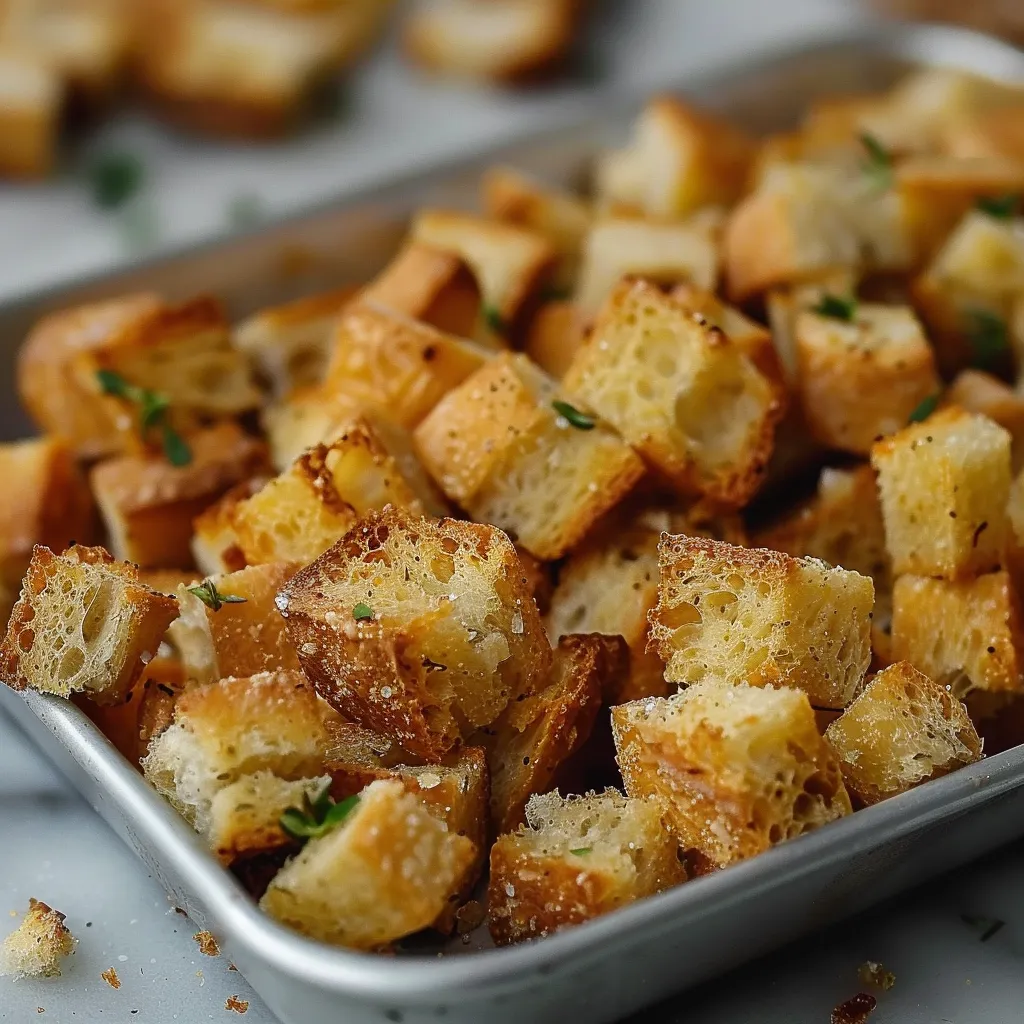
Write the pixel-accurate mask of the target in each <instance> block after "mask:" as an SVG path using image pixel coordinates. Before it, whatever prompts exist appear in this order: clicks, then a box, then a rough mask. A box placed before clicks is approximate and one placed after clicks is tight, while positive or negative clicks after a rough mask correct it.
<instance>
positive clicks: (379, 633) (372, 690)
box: [277, 509, 551, 760]
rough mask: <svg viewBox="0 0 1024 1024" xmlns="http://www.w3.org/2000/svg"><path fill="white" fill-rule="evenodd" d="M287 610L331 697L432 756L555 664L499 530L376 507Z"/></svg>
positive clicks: (294, 634) (295, 588)
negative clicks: (383, 510) (381, 510)
mask: <svg viewBox="0 0 1024 1024" xmlns="http://www.w3.org/2000/svg"><path fill="white" fill-rule="evenodd" d="M277 606H278V609H279V610H280V612H281V614H282V615H283V616H284V618H285V622H286V624H287V628H288V635H289V636H290V638H291V640H292V643H293V644H294V645H295V648H296V650H297V651H298V652H299V659H300V661H301V662H302V667H303V669H304V671H305V672H306V673H307V674H308V675H309V678H310V679H312V680H313V681H314V683H315V685H316V687H317V690H318V691H319V692H320V694H321V696H322V697H324V699H325V700H328V701H330V702H331V703H332V704H334V705H335V706H336V707H337V708H338V710H339V711H341V712H342V714H344V715H345V717H346V718H349V719H351V720H354V721H356V722H358V723H359V724H361V725H364V726H366V727H367V728H370V729H373V730H375V731H376V732H380V733H383V734H384V735H385V736H387V737H389V738H391V739H394V740H396V741H397V742H398V743H400V744H401V746H403V747H404V748H405V749H406V750H409V751H410V752H412V753H413V754H416V755H418V756H420V757H425V758H428V759H434V760H437V759H439V758H441V757H443V756H444V755H445V754H446V753H447V752H448V751H449V750H451V749H452V748H453V747H454V746H456V745H457V744H458V743H459V741H460V740H461V739H465V738H467V737H468V736H469V735H470V734H471V733H472V732H473V731H475V730H476V729H478V728H481V727H483V726H485V725H490V723H491V722H493V721H494V720H495V719H496V718H497V717H498V715H500V714H501V712H502V711H504V709H505V707H506V705H507V704H508V703H509V701H510V700H514V699H515V698H516V697H518V696H519V695H520V694H523V693H530V692H532V691H533V690H534V689H535V688H536V687H537V685H538V684H539V683H540V682H541V681H542V680H543V679H545V678H546V676H547V671H548V667H549V666H550V663H551V652H550V648H549V647H548V643H547V639H546V637H545V635H544V627H543V625H542V624H541V621H540V615H539V613H538V611H537V606H536V604H535V603H534V601H533V599H532V597H531V596H530V594H529V591H528V590H527V588H526V582H525V579H524V577H523V573H522V569H521V567H520V565H519V560H518V558H517V557H516V553H515V549H514V548H513V546H512V544H511V542H510V541H509V540H508V538H507V537H506V536H505V535H504V534H503V533H501V532H500V531H499V530H496V529H494V528H493V527H490V526H482V525H477V524H474V523H462V522H456V521H455V520H452V519H442V520H429V519H416V518H414V517H413V516H410V515H409V514H408V513H407V512H404V511H402V510H400V509H389V510H387V511H385V512H373V513H370V515H368V516H366V517H365V518H364V519H362V520H361V521H360V522H359V523H357V524H356V526H355V527H353V529H352V530H351V531H350V532H349V533H348V534H346V535H345V537H343V538H342V540H340V541H339V542H338V543H337V544H336V545H335V546H334V547H333V548H331V549H330V550H329V551H326V552H325V553H324V554H323V555H321V556H320V557H319V558H318V559H317V560H316V561H315V562H314V563H313V564H312V565H310V566H307V567H306V568H305V569H303V570H302V571H301V572H300V573H299V574H298V575H297V576H295V577H294V578H293V579H292V580H291V582H290V583H289V584H288V585H287V586H286V587H285V588H284V589H283V590H282V591H281V593H280V595H279V596H278V600H277Z"/></svg>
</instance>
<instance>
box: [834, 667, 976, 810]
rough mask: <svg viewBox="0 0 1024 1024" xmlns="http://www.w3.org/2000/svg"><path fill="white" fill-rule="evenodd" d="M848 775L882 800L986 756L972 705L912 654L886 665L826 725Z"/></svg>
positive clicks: (861, 793)
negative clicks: (912, 661)
mask: <svg viewBox="0 0 1024 1024" xmlns="http://www.w3.org/2000/svg"><path fill="white" fill-rule="evenodd" d="M825 739H827V740H828V741H829V743H830V744H831V745H832V749H833V750H834V751H835V752H836V756H837V757H838V758H839V766H840V768H842V771H843V780H844V781H845V783H846V788H847V790H848V791H849V792H850V794H851V795H852V796H854V797H855V798H856V799H858V800H859V801H860V802H861V803H862V804H876V803H878V802H879V801H880V800H885V799H886V798H887V797H890V796H896V794H897V793H905V792H906V791H907V790H908V789H912V788H913V787H914V786H919V785H920V784H921V783H922V782H927V781H928V780H929V779H937V778H939V776H941V775H948V774H949V772H951V771H954V770H955V769H957V768H961V767H963V766H964V765H967V764H973V763H974V762H975V761H977V760H979V759H980V758H981V756H982V755H981V740H980V739H979V737H978V733H977V731H976V730H975V728H974V725H973V724H972V723H971V719H970V716H969V715H968V714H967V708H965V707H964V706H963V704H961V703H960V701H958V700H957V699H956V698H955V697H951V696H950V695H949V694H948V693H947V692H946V690H944V689H943V688H942V687H941V686H939V685H938V684H937V683H933V682H932V681H931V680H930V679H929V678H928V677H927V676H925V675H922V674H921V673H920V672H918V671H917V669H916V668H914V667H913V666H912V665H908V664H907V662H905V661H900V662H897V663H896V664H895V665H890V666H889V667H888V668H885V669H883V670H882V671H881V672H879V673H878V675H876V676H875V677H874V679H872V680H871V682H869V683H868V685H867V686H866V687H865V688H864V691H863V692H862V693H861V694H860V696H858V697H857V699H856V700H855V701H854V702H853V703H852V704H851V705H850V706H849V707H848V708H847V709H846V710H845V711H844V712H843V713H842V715H841V716H840V717H839V718H838V719H836V721H834V722H833V723H832V724H831V725H830V726H829V727H828V728H827V729H826V730H825Z"/></svg>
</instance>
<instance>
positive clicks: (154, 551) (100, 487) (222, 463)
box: [89, 421, 269, 569]
mask: <svg viewBox="0 0 1024 1024" xmlns="http://www.w3.org/2000/svg"><path fill="white" fill-rule="evenodd" d="M187 443H188V446H189V450H190V452H191V457H190V460H189V461H188V463H187V464H186V465H183V466H178V465H171V463H170V462H168V461H167V458H166V457H165V456H163V455H150V454H144V455H120V456H117V457H115V458H112V459H108V460H106V461H104V462H101V463H100V464H99V465H97V466H96V467H95V468H94V469H93V470H92V472H91V473H90V474H89V482H90V484H91V485H92V489H93V494H94V495H95V496H96V503H97V504H98V505H99V508H100V513H101V514H102V516H103V521H104V524H105V525H106V528H107V534H108V536H109V538H110V546H111V550H112V551H113V553H114V555H115V557H117V558H122V559H125V560H127V561H131V562H136V563H137V564H138V565H140V566H143V567H144V568H147V569H157V568H172V567H175V568H181V569H187V568H189V567H190V566H191V565H192V564H193V559H192V521H193V519H195V517H196V516H198V515H199V514H200V513H201V512H203V511H204V510H205V509H206V508H208V507H209V505H210V504H212V503H213V502H214V501H216V500H217V499H218V498H219V497H221V495H223V494H224V493H225V492H226V491H227V490H228V489H229V488H231V487H233V486H234V485H236V484H238V483H239V482H241V481H243V480H246V479H248V478H250V477H252V476H253V475H254V474H256V473H259V472H261V471H262V470H265V469H268V468H269V466H268V463H267V449H266V446H265V445H264V444H263V442H262V441H258V440H256V438H254V437H250V436H249V435H248V434H246V433H245V432H244V431H243V430H242V429H241V428H240V427H239V426H238V425H237V424H236V423H234V422H232V421H226V422H223V423H219V424H217V425H216V426H213V427H209V428H208V429H206V430H201V431H199V432H198V433H196V434H192V435H191V436H190V437H189V438H188V439H187Z"/></svg>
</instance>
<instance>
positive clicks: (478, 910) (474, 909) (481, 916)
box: [455, 900, 487, 935]
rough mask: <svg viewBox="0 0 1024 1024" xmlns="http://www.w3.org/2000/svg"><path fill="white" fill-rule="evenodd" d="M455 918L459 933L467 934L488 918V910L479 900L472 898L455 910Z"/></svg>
mask: <svg viewBox="0 0 1024 1024" xmlns="http://www.w3.org/2000/svg"><path fill="white" fill-rule="evenodd" d="M455 920H456V922H457V923H456V927H457V929H458V932H459V934H460V935H467V934H468V933H469V932H472V931H475V930H476V929H477V928H479V927H480V925H482V924H483V923H484V921H486V920H487V910H486V908H485V907H484V905H483V904H482V903H480V902H479V900H470V901H469V902H468V903H465V904H463V906H461V907H459V909H458V910H456V911H455Z"/></svg>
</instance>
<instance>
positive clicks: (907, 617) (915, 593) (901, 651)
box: [892, 572, 1024, 717]
mask: <svg viewBox="0 0 1024 1024" xmlns="http://www.w3.org/2000/svg"><path fill="white" fill-rule="evenodd" d="M892 600H893V607H892V657H893V659H894V660H896V661H908V662H910V664H911V665H913V666H914V668H916V669H917V670H918V671H919V672H923V673H924V674H925V675H926V676H928V677H929V678H930V679H934V680H935V682H937V683H938V684H939V685H940V686H948V687H949V690H950V693H951V694H952V695H953V696H954V697H958V698H961V699H963V700H965V701H966V703H967V706H968V708H970V709H971V711H972V717H973V716H974V713H975V705H977V706H978V708H979V709H984V708H985V706H986V705H987V704H988V703H990V702H991V701H992V700H998V699H1001V698H1004V697H1010V696H1014V695H1018V694H1020V693H1021V691H1024V626H1022V619H1021V609H1020V601H1019V599H1018V597H1017V593H1016V590H1015V588H1014V586H1013V582H1012V581H1011V579H1010V577H1009V575H1008V574H1007V573H1005V572H992V573H986V574H985V575H983V576H978V577H977V578H975V579H970V580H961V581H958V582H951V581H949V580H939V579H929V578H927V577H925V576H910V575H906V576H900V577H899V578H898V579H897V580H896V585H895V586H894V588H893V597H892ZM978 717H983V714H980V713H979V715H978Z"/></svg>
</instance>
